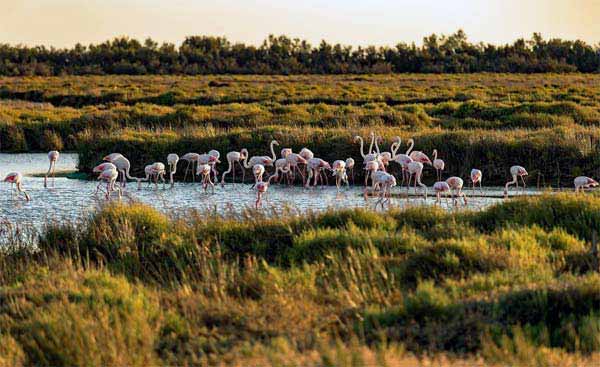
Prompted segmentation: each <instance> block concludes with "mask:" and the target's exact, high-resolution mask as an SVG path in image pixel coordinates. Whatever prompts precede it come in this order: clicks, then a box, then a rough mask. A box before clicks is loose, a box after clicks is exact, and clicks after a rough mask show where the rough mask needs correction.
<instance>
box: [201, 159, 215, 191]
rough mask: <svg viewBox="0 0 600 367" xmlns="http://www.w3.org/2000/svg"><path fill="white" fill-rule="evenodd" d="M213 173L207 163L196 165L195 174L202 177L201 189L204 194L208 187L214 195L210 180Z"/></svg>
mask: <svg viewBox="0 0 600 367" xmlns="http://www.w3.org/2000/svg"><path fill="white" fill-rule="evenodd" d="M212 172H213V167H211V165H210V164H208V163H203V164H200V165H198V168H197V171H196V174H198V175H202V187H203V188H204V192H207V189H208V186H210V187H211V190H212V193H213V194H214V193H215V184H214V183H213V182H212V180H211V177H210V176H211V174H212Z"/></svg>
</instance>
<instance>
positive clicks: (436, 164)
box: [433, 149, 446, 181]
mask: <svg viewBox="0 0 600 367" xmlns="http://www.w3.org/2000/svg"><path fill="white" fill-rule="evenodd" d="M437 156H438V151H437V149H434V150H433V168H435V173H436V174H437V179H438V181H441V180H442V171H443V170H444V167H445V166H446V163H444V161H443V160H441V159H439V158H438V157H437Z"/></svg>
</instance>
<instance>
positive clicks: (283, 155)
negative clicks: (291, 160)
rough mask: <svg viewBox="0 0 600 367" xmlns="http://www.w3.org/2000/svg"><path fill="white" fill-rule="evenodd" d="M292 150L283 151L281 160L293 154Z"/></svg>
mask: <svg viewBox="0 0 600 367" xmlns="http://www.w3.org/2000/svg"><path fill="white" fill-rule="evenodd" d="M292 153H293V152H292V148H283V149H281V158H286V157H287V156H288V155H290V154H292Z"/></svg>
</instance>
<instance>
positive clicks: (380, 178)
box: [364, 171, 396, 209]
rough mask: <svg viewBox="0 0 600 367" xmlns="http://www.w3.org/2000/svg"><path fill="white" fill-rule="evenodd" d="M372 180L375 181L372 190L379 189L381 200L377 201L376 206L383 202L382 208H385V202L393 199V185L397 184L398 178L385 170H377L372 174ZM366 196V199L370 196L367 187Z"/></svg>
mask: <svg viewBox="0 0 600 367" xmlns="http://www.w3.org/2000/svg"><path fill="white" fill-rule="evenodd" d="M371 180H372V181H373V185H372V187H371V191H372V192H376V191H377V190H379V200H377V203H375V208H377V206H378V205H379V204H381V208H382V209H383V208H384V205H385V203H386V202H388V201H389V200H390V199H391V190H392V187H394V186H396V178H395V177H394V176H393V175H391V174H389V173H387V172H385V171H375V172H373V173H372V174H371ZM364 197H365V200H366V199H367V198H368V188H367V187H365V190H364Z"/></svg>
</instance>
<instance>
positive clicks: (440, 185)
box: [433, 181, 450, 205]
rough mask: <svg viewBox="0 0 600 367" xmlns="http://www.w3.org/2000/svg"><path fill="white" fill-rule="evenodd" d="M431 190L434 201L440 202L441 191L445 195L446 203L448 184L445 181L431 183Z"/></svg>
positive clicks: (448, 190) (448, 191)
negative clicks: (433, 194)
mask: <svg viewBox="0 0 600 367" xmlns="http://www.w3.org/2000/svg"><path fill="white" fill-rule="evenodd" d="M433 191H434V192H435V197H436V199H435V203H436V204H440V203H441V202H442V193H443V194H445V196H446V205H448V194H449V193H450V186H449V185H448V183H447V182H446V181H438V182H436V183H434V184H433Z"/></svg>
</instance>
